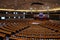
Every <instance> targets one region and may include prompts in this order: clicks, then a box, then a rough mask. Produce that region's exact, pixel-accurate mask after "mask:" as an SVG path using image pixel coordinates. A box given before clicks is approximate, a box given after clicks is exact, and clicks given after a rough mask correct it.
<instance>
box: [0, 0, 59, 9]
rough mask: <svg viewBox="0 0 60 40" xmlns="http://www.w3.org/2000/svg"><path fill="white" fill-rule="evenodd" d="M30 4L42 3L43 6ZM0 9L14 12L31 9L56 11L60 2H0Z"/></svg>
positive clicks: (55, 0) (20, 0)
mask: <svg viewBox="0 0 60 40" xmlns="http://www.w3.org/2000/svg"><path fill="white" fill-rule="evenodd" d="M32 3H42V4H44V5H37V4H35V5H32V6H31V4H32ZM0 8H1V9H14V10H30V9H31V8H32V9H33V10H47V9H57V8H60V0H0ZM57 10H58V9H57ZM59 10H60V9H59Z"/></svg>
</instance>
